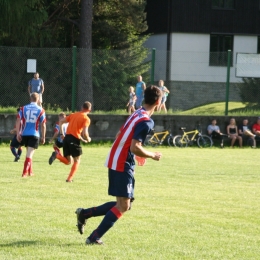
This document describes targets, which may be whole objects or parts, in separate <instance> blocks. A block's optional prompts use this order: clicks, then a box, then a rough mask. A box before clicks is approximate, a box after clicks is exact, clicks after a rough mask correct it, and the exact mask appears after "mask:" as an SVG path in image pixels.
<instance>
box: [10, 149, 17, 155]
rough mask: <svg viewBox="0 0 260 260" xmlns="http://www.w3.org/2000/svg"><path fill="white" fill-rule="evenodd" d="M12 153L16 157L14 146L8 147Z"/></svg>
mask: <svg viewBox="0 0 260 260" xmlns="http://www.w3.org/2000/svg"><path fill="white" fill-rule="evenodd" d="M10 149H11V152H12V154H13V155H14V156H15V157H16V156H17V153H16V149H15V148H14V147H10Z"/></svg>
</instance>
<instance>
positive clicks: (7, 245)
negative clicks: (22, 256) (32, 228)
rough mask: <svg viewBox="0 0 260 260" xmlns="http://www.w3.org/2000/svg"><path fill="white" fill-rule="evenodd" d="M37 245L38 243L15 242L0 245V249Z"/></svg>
mask: <svg viewBox="0 0 260 260" xmlns="http://www.w3.org/2000/svg"><path fill="white" fill-rule="evenodd" d="M36 244H39V242H38V241H27V240H25V241H17V242H11V243H7V244H0V247H29V246H33V245H36Z"/></svg>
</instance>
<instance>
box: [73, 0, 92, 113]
mask: <svg viewBox="0 0 260 260" xmlns="http://www.w3.org/2000/svg"><path fill="white" fill-rule="evenodd" d="M92 10H93V0H81V10H80V25H79V31H80V36H79V37H80V40H79V42H80V46H79V49H78V61H79V62H78V94H77V107H78V109H80V108H81V106H82V104H83V103H84V102H85V101H89V102H91V103H92V106H93V87H92V13H93V11H92Z"/></svg>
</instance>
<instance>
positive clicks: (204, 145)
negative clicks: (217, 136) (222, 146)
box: [197, 135, 213, 148]
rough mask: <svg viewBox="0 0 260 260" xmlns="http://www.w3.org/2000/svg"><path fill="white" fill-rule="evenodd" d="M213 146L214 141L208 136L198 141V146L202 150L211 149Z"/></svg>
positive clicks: (203, 136)
mask: <svg viewBox="0 0 260 260" xmlns="http://www.w3.org/2000/svg"><path fill="white" fill-rule="evenodd" d="M212 144H213V141H212V139H211V138H210V137H209V136H207V135H201V136H199V137H198V139H197V145H198V147H201V148H208V147H211V146H212Z"/></svg>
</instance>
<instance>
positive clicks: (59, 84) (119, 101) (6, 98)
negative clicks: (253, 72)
mask: <svg viewBox="0 0 260 260" xmlns="http://www.w3.org/2000/svg"><path fill="white" fill-rule="evenodd" d="M73 53H74V56H73ZM152 53H153V52H152V50H150V49H143V57H142V58H141V59H140V50H135V49H132V50H121V51H115V50H114V51H112V50H91V51H90V50H85V49H77V48H74V51H73V48H71V49H42V48H37V49H33V48H16V47H0V90H1V95H0V106H2V107H6V106H12V107H15V106H20V105H24V104H27V103H28V102H29V94H28V82H29V80H30V79H31V78H32V77H33V73H27V59H36V60H37V71H38V72H39V74H40V78H42V79H43V81H44V85H45V92H44V94H43V106H44V107H45V108H52V109H53V108H54V109H55V108H61V109H62V110H65V111H66V110H74V108H75V109H79V108H80V106H81V105H82V102H84V101H85V100H90V101H92V102H93V109H94V111H97V110H104V111H111V110H117V109H125V108H126V104H127V102H128V88H129V86H131V85H133V86H135V84H136V77H137V75H142V76H143V80H144V81H145V82H146V83H147V85H149V84H150V82H153V81H154V84H157V83H158V81H159V80H160V79H163V80H164V81H165V85H166V87H168V89H169V90H170V94H169V96H168V100H167V108H171V109H172V110H173V111H175V110H178V111H179V110H187V109H191V108H193V107H197V106H200V105H204V104H209V103H214V102H225V101H226V96H227V84H226V82H227V53H209V52H203V53H202V52H189V51H187V52H167V51H161V50H156V51H155V53H154V54H155V55H154V63H152ZM231 57H232V58H231V73H230V87H229V89H228V92H229V93H228V94H229V97H228V98H229V101H239V102H241V101H242V102H251V103H252V102H254V103H257V102H258V97H259V96H260V89H259V88H258V85H259V83H260V82H259V80H258V79H242V78H237V77H236V75H235V71H236V59H235V56H234V54H233V53H232V56H231ZM167 60H168V61H169V66H167V64H166V61H167ZM73 61H74V62H73ZM153 68H154V71H153ZM73 72H74V74H73ZM82 74H84V75H83V77H82ZM73 75H74V76H73ZM167 75H168V76H167ZM167 77H168V79H167ZM224 109H225V108H224V107H223V110H224Z"/></svg>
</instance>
